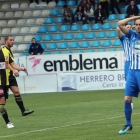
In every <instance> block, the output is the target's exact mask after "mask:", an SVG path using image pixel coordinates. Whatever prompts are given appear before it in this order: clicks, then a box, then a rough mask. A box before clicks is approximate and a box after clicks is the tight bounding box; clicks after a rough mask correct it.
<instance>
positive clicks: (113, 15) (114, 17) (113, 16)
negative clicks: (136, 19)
mask: <svg viewBox="0 0 140 140" xmlns="http://www.w3.org/2000/svg"><path fill="white" fill-rule="evenodd" d="M116 19H117V16H116V14H111V15H109V17H108V19H107V20H116Z"/></svg>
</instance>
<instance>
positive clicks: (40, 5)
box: [37, 2, 47, 8]
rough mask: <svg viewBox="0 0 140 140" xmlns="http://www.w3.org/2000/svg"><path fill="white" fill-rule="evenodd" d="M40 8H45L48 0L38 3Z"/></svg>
mask: <svg viewBox="0 0 140 140" xmlns="http://www.w3.org/2000/svg"><path fill="white" fill-rule="evenodd" d="M37 7H38V8H45V7H47V3H46V2H40V3H39V4H38V5H37Z"/></svg>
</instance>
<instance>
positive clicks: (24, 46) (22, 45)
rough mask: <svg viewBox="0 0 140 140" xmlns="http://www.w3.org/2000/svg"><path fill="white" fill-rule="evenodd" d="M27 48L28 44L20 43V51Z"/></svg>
mask: <svg viewBox="0 0 140 140" xmlns="http://www.w3.org/2000/svg"><path fill="white" fill-rule="evenodd" d="M26 48H27V46H26V45H25V44H20V45H19V46H18V50H20V51H24V50H25V49H26Z"/></svg>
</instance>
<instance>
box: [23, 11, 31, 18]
mask: <svg viewBox="0 0 140 140" xmlns="http://www.w3.org/2000/svg"><path fill="white" fill-rule="evenodd" d="M23 16H24V17H30V16H32V12H31V11H24V13H23Z"/></svg>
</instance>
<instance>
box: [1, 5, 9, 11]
mask: <svg viewBox="0 0 140 140" xmlns="http://www.w3.org/2000/svg"><path fill="white" fill-rule="evenodd" d="M10 8H11V7H10V5H9V4H3V5H2V6H1V9H2V10H7V9H10Z"/></svg>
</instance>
